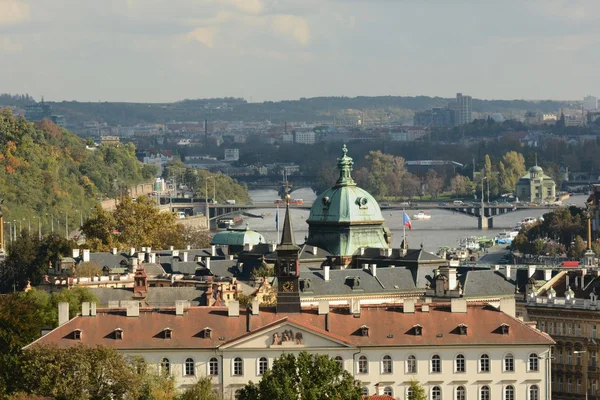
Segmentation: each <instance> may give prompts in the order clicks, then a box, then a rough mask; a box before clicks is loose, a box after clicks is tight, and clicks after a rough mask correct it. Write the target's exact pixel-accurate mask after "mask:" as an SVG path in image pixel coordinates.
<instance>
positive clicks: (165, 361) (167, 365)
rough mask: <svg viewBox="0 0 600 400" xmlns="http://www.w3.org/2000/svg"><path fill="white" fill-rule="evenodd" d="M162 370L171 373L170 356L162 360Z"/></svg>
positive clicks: (164, 372)
mask: <svg viewBox="0 0 600 400" xmlns="http://www.w3.org/2000/svg"><path fill="white" fill-rule="evenodd" d="M160 372H162V373H163V374H165V375H169V374H170V373H171V362H170V361H169V359H168V358H163V359H162V360H160Z"/></svg>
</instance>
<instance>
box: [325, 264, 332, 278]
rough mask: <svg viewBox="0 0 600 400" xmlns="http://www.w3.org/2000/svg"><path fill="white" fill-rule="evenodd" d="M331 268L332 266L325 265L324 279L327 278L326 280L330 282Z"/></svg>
mask: <svg viewBox="0 0 600 400" xmlns="http://www.w3.org/2000/svg"><path fill="white" fill-rule="evenodd" d="M329 268H331V267H330V266H329V265H325V266H324V267H323V275H324V277H323V279H325V282H329Z"/></svg>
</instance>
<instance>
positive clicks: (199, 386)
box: [179, 376, 223, 400]
mask: <svg viewBox="0 0 600 400" xmlns="http://www.w3.org/2000/svg"><path fill="white" fill-rule="evenodd" d="M222 399H223V397H222V396H220V395H219V394H217V393H216V392H215V390H214V388H213V386H212V382H211V380H210V378H208V377H205V376H203V377H202V378H199V379H198V381H197V382H196V383H195V384H194V385H193V386H191V387H189V388H187V389H186V390H185V391H184V392H183V393H182V394H181V396H179V400H222Z"/></svg>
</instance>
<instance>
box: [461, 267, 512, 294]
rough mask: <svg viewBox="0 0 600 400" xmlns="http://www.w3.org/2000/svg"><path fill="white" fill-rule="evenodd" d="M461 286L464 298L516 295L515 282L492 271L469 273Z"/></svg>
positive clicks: (465, 275)
mask: <svg viewBox="0 0 600 400" xmlns="http://www.w3.org/2000/svg"><path fill="white" fill-rule="evenodd" d="M461 284H462V286H463V296H464V297H489V296H506V295H511V294H514V293H515V284H514V282H513V281H508V280H506V279H505V277H504V275H502V274H501V273H499V272H498V271H494V270H491V269H488V270H475V271H468V272H467V273H466V274H464V279H463V280H462V282H461Z"/></svg>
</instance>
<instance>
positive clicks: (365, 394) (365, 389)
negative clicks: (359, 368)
mask: <svg viewBox="0 0 600 400" xmlns="http://www.w3.org/2000/svg"><path fill="white" fill-rule="evenodd" d="M362 394H363V396H368V395H369V388H368V387H366V386H363V388H362Z"/></svg>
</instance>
